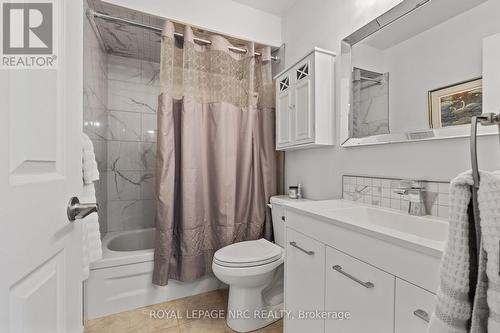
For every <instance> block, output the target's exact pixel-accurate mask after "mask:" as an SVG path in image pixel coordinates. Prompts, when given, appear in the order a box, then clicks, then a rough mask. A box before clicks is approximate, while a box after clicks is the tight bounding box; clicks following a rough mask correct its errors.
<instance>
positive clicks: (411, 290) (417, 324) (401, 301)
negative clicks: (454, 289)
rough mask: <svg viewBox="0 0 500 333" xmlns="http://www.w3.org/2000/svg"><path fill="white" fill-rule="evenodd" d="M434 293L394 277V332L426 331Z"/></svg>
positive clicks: (411, 332)
mask: <svg viewBox="0 0 500 333" xmlns="http://www.w3.org/2000/svg"><path fill="white" fill-rule="evenodd" d="M435 297H436V295H434V294H432V293H430V292H428V291H427V290H425V289H422V288H419V287H417V286H415V285H413V284H411V283H408V282H406V281H403V280H401V279H396V299H395V302H396V304H395V321H394V325H395V330H394V332H395V333H421V332H426V330H427V325H428V322H429V319H430V315H431V313H432V310H433V309H434V305H435Z"/></svg>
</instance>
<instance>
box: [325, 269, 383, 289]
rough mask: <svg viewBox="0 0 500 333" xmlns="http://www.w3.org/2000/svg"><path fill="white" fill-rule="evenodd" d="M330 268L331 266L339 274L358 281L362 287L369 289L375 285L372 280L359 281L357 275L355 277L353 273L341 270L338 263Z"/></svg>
mask: <svg viewBox="0 0 500 333" xmlns="http://www.w3.org/2000/svg"><path fill="white" fill-rule="evenodd" d="M332 268H333V269H334V270H336V271H337V272H339V273H340V274H342V275H344V276H346V277H348V278H349V279H351V280H353V281H354V282H356V283H359V284H360V285H362V286H363V287H365V288H368V289H370V288H373V287H375V285H374V284H373V283H372V282H370V281H367V282H364V281H361V280H360V279H358V278H357V277H355V276H353V275H351V274H349V273H347V272H345V271H343V270H342V266H340V265H335V266H333V267H332Z"/></svg>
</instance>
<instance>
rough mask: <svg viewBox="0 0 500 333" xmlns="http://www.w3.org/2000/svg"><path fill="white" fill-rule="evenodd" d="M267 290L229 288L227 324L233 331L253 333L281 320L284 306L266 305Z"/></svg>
mask: <svg viewBox="0 0 500 333" xmlns="http://www.w3.org/2000/svg"><path fill="white" fill-rule="evenodd" d="M265 288H266V286H263V287H257V288H239V287H235V286H231V287H230V288H229V300H228V313H227V319H226V323H227V326H229V327H230V328H231V329H232V330H233V331H236V332H242V333H244V332H251V331H255V330H258V329H260V328H263V327H265V326H268V325H271V324H272V323H274V322H275V321H277V320H279V319H281V315H282V311H281V310H282V307H283V305H282V304H278V305H274V306H270V305H266V304H265V302H264V300H263V298H262V291H263V290H264V289H265Z"/></svg>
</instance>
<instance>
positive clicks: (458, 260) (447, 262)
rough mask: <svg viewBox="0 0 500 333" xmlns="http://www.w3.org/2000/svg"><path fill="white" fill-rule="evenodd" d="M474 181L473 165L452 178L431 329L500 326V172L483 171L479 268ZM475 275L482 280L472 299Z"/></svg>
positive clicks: (473, 331)
mask: <svg viewBox="0 0 500 333" xmlns="http://www.w3.org/2000/svg"><path fill="white" fill-rule="evenodd" d="M472 185H473V179H472V174H471V172H470V171H468V172H465V173H462V174H460V175H459V176H457V177H456V178H455V179H454V180H453V181H452V182H451V186H450V225H449V233H448V241H447V244H446V249H445V252H444V254H443V258H442V261H441V271H440V274H441V276H440V285H439V288H438V291H437V304H436V307H435V309H434V312H433V313H432V316H431V320H430V323H429V328H428V333H486V332H500V324H499V323H500V316H499V315H498V314H499V313H500V312H499V310H500V294H499V292H500V288H499V287H500V281H499V280H500V276H499V272H500V267H499V266H500V263H499V260H500V258H499V256H500V255H499V251H500V249H499V242H500V210H499V209H500V178H498V177H496V176H495V175H493V174H491V173H486V172H481V186H480V187H479V211H480V217H481V229H482V241H481V250H480V253H481V256H480V258H479V262H478V265H477V266H478V267H477V271H476V270H475V267H471V265H470V262H471V259H473V258H471V255H475V251H471V250H472V249H471V248H470V246H469V244H471V239H472V238H473V237H475V235H473V234H470V232H469V231H470V230H469V225H470V223H474V216H473V214H471V210H469V208H470V204H471V197H472V194H471V186H472ZM471 269H472V272H473V275H472V276H471V274H470V273H471ZM474 275H476V276H477V283H476V284H475V288H472V289H475V293H474V295H473V296H474V299H472V297H471V294H470V291H471V290H472V289H471V283H474V280H475V278H474ZM471 277H472V279H471ZM473 287H474V286H473Z"/></svg>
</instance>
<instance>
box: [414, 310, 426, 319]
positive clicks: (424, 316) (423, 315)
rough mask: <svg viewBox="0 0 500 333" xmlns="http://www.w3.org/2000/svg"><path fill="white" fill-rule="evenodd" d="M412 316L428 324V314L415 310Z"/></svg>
mask: <svg viewBox="0 0 500 333" xmlns="http://www.w3.org/2000/svg"><path fill="white" fill-rule="evenodd" d="M413 314H414V315H415V316H416V317H418V318H420V319H422V320H423V321H425V322H429V314H428V313H427V312H425V311H424V310H422V309H417V310H415V311H413Z"/></svg>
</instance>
